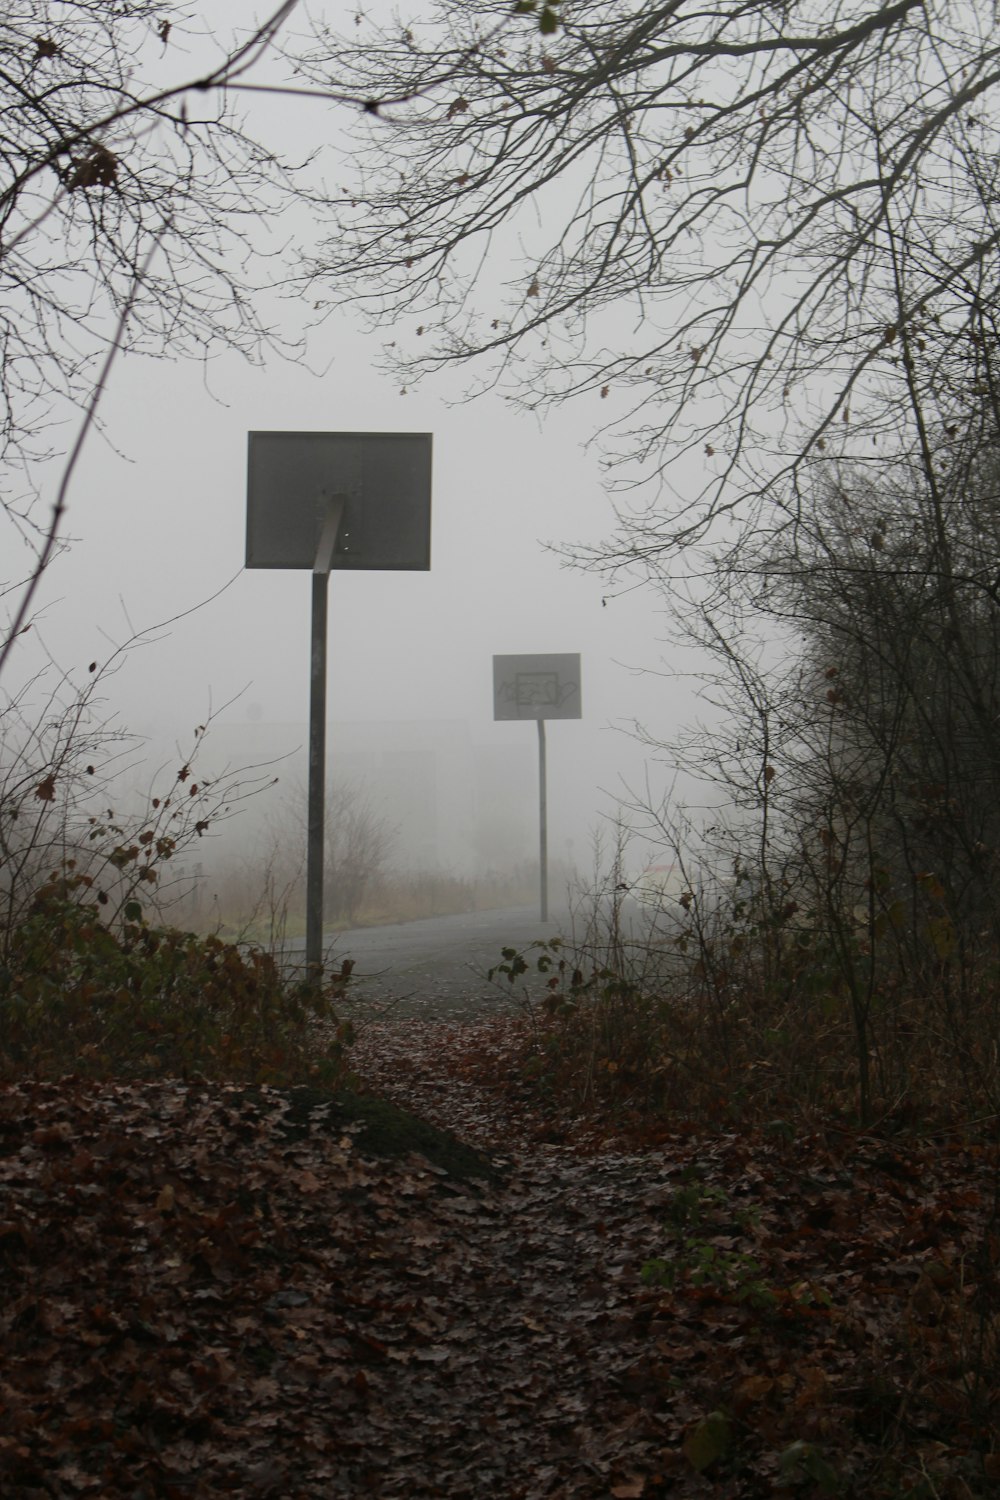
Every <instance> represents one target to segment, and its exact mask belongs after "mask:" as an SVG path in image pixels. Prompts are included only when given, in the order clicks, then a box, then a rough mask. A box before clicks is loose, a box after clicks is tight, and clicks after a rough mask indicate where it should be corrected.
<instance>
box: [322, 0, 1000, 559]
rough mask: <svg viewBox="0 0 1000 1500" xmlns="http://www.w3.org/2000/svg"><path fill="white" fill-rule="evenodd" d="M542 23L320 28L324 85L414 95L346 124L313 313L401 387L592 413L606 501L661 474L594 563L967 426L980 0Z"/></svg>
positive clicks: (993, 94) (998, 56) (983, 196)
mask: <svg viewBox="0 0 1000 1500" xmlns="http://www.w3.org/2000/svg"><path fill="white" fill-rule="evenodd" d="M530 9H532V7H531V6H526V5H520V6H517V7H515V8H514V11H513V12H512V10H511V7H510V6H509V4H508V0H440V3H439V4H438V6H437V8H436V10H435V12H434V14H433V15H432V17H431V18H430V20H428V21H427V22H426V23H422V24H418V23H416V22H414V23H413V24H407V23H405V22H404V23H399V24H394V25H392V26H389V27H386V28H380V27H378V26H376V25H373V24H370V23H368V22H365V23H364V24H363V25H361V26H359V27H358V28H356V29H355V32H354V33H353V34H352V35H350V36H336V35H333V34H332V33H331V32H329V31H327V32H325V33H324V34H322V36H321V37H320V38H319V40H318V41H317V44H316V46H315V47H314V48H313V51H312V54H311V56H310V57H309V58H307V59H306V60H305V61H304V62H303V63H302V66H303V69H304V71H305V73H306V75H307V76H309V77H311V78H312V79H313V80H314V81H315V82H316V83H318V84H328V83H329V81H330V80H331V79H332V78H333V77H336V78H338V79H340V80H349V81H350V84H351V86H352V87H353V88H356V89H357V90H358V91H359V92H361V93H364V94H367V95H368V96H369V97H371V98H374V99H379V98H386V97H388V96H391V95H396V96H398V95H409V96H411V97H414V98H416V99H418V100H419V101H420V102H418V103H416V104H413V105H408V106H401V107H397V108H395V109H388V108H386V109H383V110H380V111H378V112H377V113H376V114H375V115H374V116H371V117H369V118H368V119H367V120H365V121H364V122H363V123H362V125H361V126H360V127H359V131H358V135H359V140H358V154H357V157H356V160H357V163H358V170H357V172H356V173H355V174H354V176H353V178H352V179H351V180H350V181H349V185H348V187H346V188H345V192H344V197H343V199H342V200H341V204H340V208H339V222H338V225H337V229H336V233H335V235H334V236H332V237H331V238H330V240H329V241H328V243H327V245H326V248H325V250H324V252H323V253H322V254H321V255H320V256H318V257H317V258H316V259H315V261H314V262H313V263H312V264H311V265H310V266H309V267H308V272H307V281H308V285H309V289H310V295H311V296H314V297H317V298H322V297H324V296H325V298H326V299H327V302H328V305H337V304H339V303H344V302H349V303H353V304H356V305H358V306H360V307H361V308H362V309H364V310H365V311H366V312H367V313H368V315H369V316H370V318H371V320H372V321H373V323H374V324H375V325H377V326H381V327H384V328H386V329H389V330H391V334H390V341H389V343H388V355H389V359H390V361H391V362H393V364H394V365H395V367H396V369H397V370H398V372H399V375H400V379H401V380H402V381H403V382H404V383H408V382H410V381H412V380H414V379H416V378H418V377H419V376H421V375H424V374H427V373H428V372H433V371H435V370H439V369H441V368H442V367H445V366H448V365H452V364H461V363H466V362H470V361H471V362H474V367H475V368H476V369H477V370H478V376H477V385H476V386H475V387H474V389H480V388H482V387H484V386H499V387H500V388H501V389H503V390H505V391H506V392H507V393H508V394H510V395H511V396H512V397H513V398H514V399H515V400H517V401H519V402H520V403H522V404H524V405H526V406H528V407H532V408H540V407H544V406H545V405H546V404H547V403H550V402H556V401H562V400H564V399H566V398H568V397H576V398H580V399H581V400H582V401H583V402H585V403H590V404H589V407H588V409H589V410H590V411H592V412H593V414H594V423H595V428H603V430H604V436H605V438H606V439H607V450H606V453H607V460H608V462H609V463H610V464H612V465H616V466H617V465H621V464H622V463H623V461H625V460H628V461H629V463H628V464H627V465H626V466H625V467H624V468H618V469H617V474H616V477H617V478H618V480H619V482H621V483H622V484H634V483H636V482H638V481H639V480H641V479H649V478H653V479H654V480H657V481H658V487H657V491H656V494H655V498H654V500H653V501H652V502H651V503H650V502H649V501H648V497H647V498H645V499H644V500H643V508H639V506H637V505H632V506H625V505H624V504H623V507H622V509H621V511H620V515H621V518H622V528H621V530H620V532H619V534H618V536H617V538H616V540H615V541H614V542H613V543H612V544H611V545H610V546H609V547H608V548H605V549H603V550H602V551H601V552H600V553H599V554H597V555H596V557H594V558H592V560H594V561H597V562H598V563H600V564H603V565H604V566H610V567H612V568H614V567H616V566H618V565H621V564H623V563H629V564H634V563H638V564H640V565H642V564H646V565H647V566H649V567H651V568H652V570H653V571H654V572H656V571H657V570H660V569H662V568H663V567H664V566H666V563H667V559H668V558H669V556H670V555H671V554H672V553H673V552H674V551H675V550H676V549H678V548H679V547H682V546H684V545H685V544H689V543H691V542H692V541H695V540H699V539H705V538H707V537H712V536H714V535H717V534H724V535H726V537H727V540H728V541H729V542H731V541H732V536H733V528H732V526H731V525H730V524H729V523H730V522H731V520H732V518H733V517H734V515H735V516H736V517H738V518H742V519H743V520H744V521H746V522H751V521H752V522H755V523H756V524H758V525H759V524H760V523H761V521H762V519H763V518H764V517H765V516H766V517H768V519H769V520H770V521H772V522H773V521H775V520H777V521H778V523H779V524H781V523H787V521H788V519H789V517H791V518H792V519H797V518H798V517H799V516H800V514H801V513H802V499H803V495H805V496H806V497H808V495H809V494H810V491H811V483H812V476H811V473H810V470H811V468H812V466H813V465H814V464H816V463H820V464H825V463H827V462H828V461H829V460H830V459H831V458H838V459H839V458H842V457H843V456H845V455H850V456H852V457H853V458H854V459H855V460H856V461H857V462H861V461H862V459H864V458H865V457H866V456H867V457H869V458H874V459H876V460H877V458H878V456H879V453H880V451H881V446H882V445H883V444H885V443H886V442H891V444H892V446H893V448H894V450H897V451H898V449H899V448H900V447H901V446H902V447H908V446H916V447H917V448H920V449H922V451H923V455H924V460H925V461H928V460H929V458H930V455H931V452H932V450H935V449H938V448H940V446H941V444H942V443H943V444H945V445H947V443H948V441H949V440H950V438H949V434H950V435H951V436H954V435H955V434H957V433H959V432H960V431H961V430H963V429H964V427H965V426H966V425H967V423H968V421H969V419H970V414H971V413H972V412H973V411H974V410H975V409H981V407H982V399H981V398H982V392H983V381H984V376H985V375H986V372H985V366H986V363H987V362H988V360H989V357H990V350H991V348H992V347H993V344H994V336H995V327H994V319H995V314H996V308H997V305H998V299H997V295H996V294H997V246H998V243H1000V221H998V217H997V202H998V192H997V189H998V178H997V171H998V169H997V166H996V163H997V160H998V158H1000V152H998V146H1000V120H998V118H997V101H998V99H1000V34H998V32H997V29H996V17H995V9H994V6H993V4H992V0H966V3H963V4H962V5H955V4H953V3H950V0H895V3H889V4H884V3H878V0H833V3H829V0H826V3H820V0H779V3H777V4H776V3H774V0H749V3H747V0H720V3H718V4H715V5H712V6H708V7H705V6H703V5H701V4H696V3H694V0H659V3H655V4H653V5H652V6H649V5H645V4H644V5H636V4H634V3H629V0H576V3H574V4H573V5H571V6H570V5H567V6H566V7H564V8H563V7H553V6H548V7H546V8H545V10H544V12H543V13H542V18H541V25H539V24H537V23H536V22H535V21H533V20H530V19H527V18H526V17H525V15H524V14H523V12H524V11H526V10H530ZM519 12H521V13H520V14H519ZM446 72H450V74H451V75H452V78H453V82H452V83H451V84H450V85H449V88H448V90H447V92H446V95H444V96H440V97H435V98H434V99H433V100H432V101H431V102H430V103H428V101H427V92H428V88H429V87H430V86H431V85H432V83H433V82H434V81H435V80H437V79H440V77H441V76H442V74H444V73H446ZM390 127H391V128H390ZM387 148H388V149H387ZM987 383H988V381H987ZM602 402H603V403H604V404H602ZM764 501H768V502H777V509H776V510H774V509H769V508H767V507H765V506H763V505H762V502H764ZM720 521H721V522H722V523H723V524H722V526H721V528H717V526H716V523H717V522H720ZM727 526H728V530H727ZM740 534H741V535H746V534H747V532H746V530H745V529H741V531H740Z"/></svg>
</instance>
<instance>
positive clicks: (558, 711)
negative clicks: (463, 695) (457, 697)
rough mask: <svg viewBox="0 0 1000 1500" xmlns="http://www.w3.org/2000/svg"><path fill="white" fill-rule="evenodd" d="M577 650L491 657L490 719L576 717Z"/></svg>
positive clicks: (579, 709) (578, 703)
mask: <svg viewBox="0 0 1000 1500" xmlns="http://www.w3.org/2000/svg"><path fill="white" fill-rule="evenodd" d="M582 712H583V706H582V700H581V693H580V657H579V653H575V652H574V653H566V654H565V655H562V656H494V658H493V717H494V719H579V718H580V717H581V714H582Z"/></svg>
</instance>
